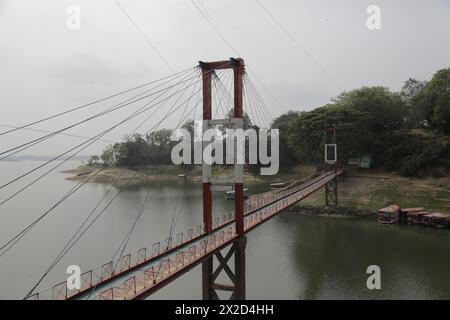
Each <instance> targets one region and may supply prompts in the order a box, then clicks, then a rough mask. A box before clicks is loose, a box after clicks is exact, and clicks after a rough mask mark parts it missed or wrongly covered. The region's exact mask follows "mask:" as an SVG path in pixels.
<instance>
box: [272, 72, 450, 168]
mask: <svg viewBox="0 0 450 320" xmlns="http://www.w3.org/2000/svg"><path fill="white" fill-rule="evenodd" d="M273 127H276V128H279V129H280V132H281V140H280V157H281V159H280V163H281V164H282V165H285V166H286V165H292V164H295V163H317V162H320V161H323V157H324V155H323V150H322V149H321V147H322V146H321V145H322V144H323V141H322V140H323V135H324V129H325V128H336V130H337V143H338V158H339V159H340V161H341V163H343V164H346V163H347V161H348V159H349V158H358V157H360V156H363V155H368V156H370V157H371V158H372V162H373V164H374V166H375V167H377V168H380V169H384V170H395V171H399V172H400V173H401V174H402V175H405V176H417V175H421V174H431V175H437V176H442V175H444V174H446V172H448V171H449V168H450V136H449V135H450V68H448V69H442V70H439V71H437V72H436V73H435V74H434V76H433V78H432V79H431V80H430V81H418V80H416V79H409V80H407V81H406V82H405V84H404V85H403V87H402V89H401V91H400V92H392V91H390V90H389V89H388V88H385V87H363V88H360V89H355V90H352V91H348V92H343V93H342V94H340V95H339V96H338V97H337V98H335V99H333V100H332V102H331V103H329V104H327V105H325V106H322V107H319V108H316V109H314V110H312V111H308V112H294V111H289V112H287V113H285V114H283V115H281V116H279V117H278V118H276V119H275V120H274V122H273Z"/></svg>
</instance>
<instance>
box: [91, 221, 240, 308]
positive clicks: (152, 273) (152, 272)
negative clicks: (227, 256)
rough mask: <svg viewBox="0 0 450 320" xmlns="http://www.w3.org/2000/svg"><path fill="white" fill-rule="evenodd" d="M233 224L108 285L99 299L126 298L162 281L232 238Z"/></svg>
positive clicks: (132, 296)
mask: <svg viewBox="0 0 450 320" xmlns="http://www.w3.org/2000/svg"><path fill="white" fill-rule="evenodd" d="M235 237H236V233H235V230H234V227H233V226H229V227H227V228H226V229H225V230H220V231H218V232H216V233H213V234H211V235H209V236H207V238H206V239H203V240H201V241H198V242H196V243H194V244H193V245H191V246H190V247H188V248H187V249H186V250H180V251H178V252H176V253H174V254H172V255H171V256H169V257H168V258H166V259H164V260H162V261H159V262H155V264H153V265H151V266H149V267H148V268H147V269H145V270H144V271H141V272H139V273H138V274H137V275H133V276H132V277H130V278H128V279H126V280H125V281H124V282H123V283H122V284H121V285H119V286H113V287H110V288H108V289H106V290H104V291H102V292H100V293H99V294H98V296H97V297H96V298H98V299H100V300H127V299H132V298H134V297H135V296H136V295H137V294H139V293H142V292H143V291H146V290H148V289H149V288H151V287H152V286H155V285H156V284H158V283H160V282H161V281H164V280H166V279H168V278H170V277H171V276H173V275H174V274H176V273H177V272H178V271H180V270H181V269H183V268H185V267H186V266H188V265H190V264H192V263H194V262H196V261H198V260H200V259H201V258H202V257H204V256H206V255H208V254H209V253H210V252H211V251H214V250H215V249H217V248H218V247H220V246H221V245H223V244H224V243H226V242H228V241H230V240H232V239H234V238H235Z"/></svg>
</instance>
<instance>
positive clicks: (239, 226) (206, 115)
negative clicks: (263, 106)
mask: <svg viewBox="0 0 450 320" xmlns="http://www.w3.org/2000/svg"><path fill="white" fill-rule="evenodd" d="M199 66H200V68H201V69H202V80H203V131H205V130H206V129H208V124H209V123H210V121H209V120H213V114H212V107H211V106H212V101H211V97H212V86H211V81H212V74H213V73H214V71H215V70H219V69H231V70H232V71H233V79H234V80H233V84H234V110H233V119H232V120H233V122H234V124H235V129H239V128H240V129H243V128H242V126H243V125H242V124H243V121H242V118H243V115H244V112H243V95H242V89H243V76H244V72H245V69H244V66H245V64H244V60H243V59H240V58H237V59H234V58H231V59H230V60H228V61H215V62H200V64H199ZM204 147H205V144H204V145H203V148H204ZM237 157H238V156H237V153H236V152H235V162H234V170H235V173H234V176H235V181H234V204H235V205H234V212H235V220H236V233H237V234H238V235H239V236H243V235H244V166H243V164H240V163H239V164H238V161H237ZM211 175H212V166H211V165H208V164H205V163H203V223H204V231H205V232H206V233H210V232H211V231H212V197H211Z"/></svg>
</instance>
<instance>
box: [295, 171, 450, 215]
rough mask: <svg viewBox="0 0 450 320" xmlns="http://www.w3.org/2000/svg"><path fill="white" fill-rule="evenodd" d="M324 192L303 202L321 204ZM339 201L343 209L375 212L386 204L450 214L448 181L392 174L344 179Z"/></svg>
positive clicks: (449, 186) (363, 175)
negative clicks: (423, 208)
mask: <svg viewBox="0 0 450 320" xmlns="http://www.w3.org/2000/svg"><path fill="white" fill-rule="evenodd" d="M324 199H325V194H324V190H319V191H317V192H316V193H314V194H312V195H311V196H310V197H308V198H307V199H305V200H304V201H302V205H315V206H319V205H323V204H324ZM338 202H339V205H341V206H344V207H354V208H362V209H367V210H371V211H373V210H377V209H379V208H381V207H383V206H384V205H385V204H387V203H390V204H392V203H395V204H398V205H400V206H401V207H403V208H405V207H425V208H426V209H427V210H432V211H438V212H450V178H449V177H445V178H420V179H417V178H406V177H401V176H399V175H397V174H393V173H389V174H387V173H364V174H361V175H356V176H352V177H345V178H342V179H340V180H339V183H338Z"/></svg>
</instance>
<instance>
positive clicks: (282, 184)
mask: <svg viewBox="0 0 450 320" xmlns="http://www.w3.org/2000/svg"><path fill="white" fill-rule="evenodd" d="M285 186H286V183H285V182H275V183H271V184H270V187H271V188H272V189H279V188H284V187H285Z"/></svg>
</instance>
